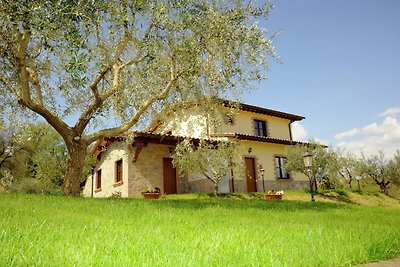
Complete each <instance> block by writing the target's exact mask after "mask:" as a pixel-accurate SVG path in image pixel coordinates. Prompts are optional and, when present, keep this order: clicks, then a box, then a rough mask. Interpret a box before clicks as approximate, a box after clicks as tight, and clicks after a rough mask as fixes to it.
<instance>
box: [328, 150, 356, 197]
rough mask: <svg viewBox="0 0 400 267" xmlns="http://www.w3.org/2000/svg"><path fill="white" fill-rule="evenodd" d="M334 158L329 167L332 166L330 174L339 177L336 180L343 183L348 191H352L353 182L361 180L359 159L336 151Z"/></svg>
mask: <svg viewBox="0 0 400 267" xmlns="http://www.w3.org/2000/svg"><path fill="white" fill-rule="evenodd" d="M333 155H334V157H332V161H331V162H330V165H331V166H332V168H331V169H332V171H333V172H332V174H333V175H334V174H335V173H336V174H338V175H339V177H338V179H339V180H341V181H344V183H346V184H347V185H348V187H349V189H350V190H352V189H353V182H354V180H357V179H360V178H361V176H362V175H361V173H360V163H359V159H358V158H357V157H355V156H354V155H352V154H349V153H345V152H344V151H342V150H340V149H337V150H336V151H334V154H333Z"/></svg>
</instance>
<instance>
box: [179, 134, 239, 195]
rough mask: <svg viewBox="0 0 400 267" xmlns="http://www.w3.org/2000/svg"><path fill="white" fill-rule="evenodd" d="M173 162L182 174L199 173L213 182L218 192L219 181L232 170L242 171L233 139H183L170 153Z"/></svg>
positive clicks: (215, 190) (236, 146)
mask: <svg viewBox="0 0 400 267" xmlns="http://www.w3.org/2000/svg"><path fill="white" fill-rule="evenodd" d="M172 159H173V161H172V162H173V164H174V166H175V167H176V168H177V169H178V171H179V174H180V175H182V176H185V175H191V174H201V175H203V176H204V177H206V178H207V179H208V180H209V181H211V182H212V183H213V184H214V194H215V195H216V194H218V185H219V182H220V181H221V180H222V179H223V178H224V177H225V176H226V175H229V174H230V173H231V171H232V172H234V173H235V175H239V174H240V173H241V172H242V171H243V167H244V166H243V164H240V153H239V145H238V143H237V142H235V141H209V140H201V141H200V142H199V143H197V142H193V141H192V140H190V139H185V140H184V141H182V142H181V143H179V144H178V145H177V146H176V148H175V151H174V153H173V155H172Z"/></svg>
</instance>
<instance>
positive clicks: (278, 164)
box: [275, 157, 290, 179]
mask: <svg viewBox="0 0 400 267" xmlns="http://www.w3.org/2000/svg"><path fill="white" fill-rule="evenodd" d="M285 164H286V158H285V157H275V168H276V177H277V178H278V179H289V178H290V177H289V174H288V173H287V172H286V170H285Z"/></svg>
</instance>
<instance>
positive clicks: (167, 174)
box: [163, 158, 177, 195]
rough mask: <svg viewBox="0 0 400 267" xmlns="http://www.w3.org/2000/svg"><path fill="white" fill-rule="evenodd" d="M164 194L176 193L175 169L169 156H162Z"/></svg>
mask: <svg viewBox="0 0 400 267" xmlns="http://www.w3.org/2000/svg"><path fill="white" fill-rule="evenodd" d="M163 175H164V194H166V195H168V194H176V193H177V190H176V170H175V168H174V165H172V159H171V158H163Z"/></svg>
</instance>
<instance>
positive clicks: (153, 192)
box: [142, 187, 161, 198]
mask: <svg viewBox="0 0 400 267" xmlns="http://www.w3.org/2000/svg"><path fill="white" fill-rule="evenodd" d="M142 195H143V196H144V197H145V198H160V196H161V189H160V188H159V187H154V188H153V189H147V190H145V191H143V192H142Z"/></svg>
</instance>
